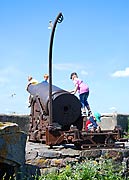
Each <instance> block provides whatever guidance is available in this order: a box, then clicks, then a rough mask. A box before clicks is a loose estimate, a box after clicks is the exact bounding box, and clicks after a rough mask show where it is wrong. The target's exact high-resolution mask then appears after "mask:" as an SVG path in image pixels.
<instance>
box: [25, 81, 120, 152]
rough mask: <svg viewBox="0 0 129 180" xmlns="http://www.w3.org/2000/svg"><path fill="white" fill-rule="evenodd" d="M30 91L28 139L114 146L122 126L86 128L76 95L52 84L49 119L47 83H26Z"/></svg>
mask: <svg viewBox="0 0 129 180" xmlns="http://www.w3.org/2000/svg"><path fill="white" fill-rule="evenodd" d="M27 91H28V92H29V93H30V108H31V111H30V128H29V141H34V142H42V143H46V144H47V145H50V146H53V145H58V144H63V143H65V144H66V143H73V144H74V145H75V147H76V148H79V149H80V148H89V147H114V146H115V142H116V141H119V140H120V139H121V137H122V133H121V128H115V129H114V130H109V131H108V130H105V131H102V130H101V131H100V132H94V133H93V132H92V133H91V132H86V130H85V118H84V117H82V116H81V104H80V101H79V99H78V98H77V97H76V96H75V95H73V94H70V93H69V92H67V91H65V90H63V89H61V88H59V87H57V86H54V85H52V123H50V119H49V118H50V117H49V103H50V102H49V83H46V82H42V83H39V84H36V85H33V84H30V85H28V87H27Z"/></svg>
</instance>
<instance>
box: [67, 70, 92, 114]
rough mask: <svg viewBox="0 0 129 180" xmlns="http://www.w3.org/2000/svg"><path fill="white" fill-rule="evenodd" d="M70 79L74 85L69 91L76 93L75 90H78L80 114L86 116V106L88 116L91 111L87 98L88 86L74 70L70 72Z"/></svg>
mask: <svg viewBox="0 0 129 180" xmlns="http://www.w3.org/2000/svg"><path fill="white" fill-rule="evenodd" d="M70 79H72V80H73V83H74V85H75V88H74V90H72V91H70V93H72V94H76V92H77V91H78V93H79V98H80V102H81V111H82V116H86V108H87V110H88V116H90V114H92V113H91V109H90V105H89V103H88V100H87V99H88V96H89V86H88V85H87V84H86V83H84V82H83V81H82V80H80V79H79V78H78V75H77V73H76V72H73V73H71V75H70Z"/></svg>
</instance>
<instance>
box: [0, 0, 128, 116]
mask: <svg viewBox="0 0 129 180" xmlns="http://www.w3.org/2000/svg"><path fill="white" fill-rule="evenodd" d="M59 12H62V14H63V16H64V20H63V22H62V23H61V24H57V27H56V32H55V38H54V44H53V70H52V71H53V80H52V81H53V84H54V85H56V86H59V87H61V88H62V89H65V90H72V89H73V88H74V86H73V82H72V81H71V80H70V78H69V77H70V74H71V72H73V71H76V72H77V73H78V75H79V78H81V79H82V80H83V81H84V82H86V83H88V85H89V87H90V95H89V103H90V106H91V109H92V111H93V112H95V111H98V112H100V113H110V112H114V111H117V112H118V113H128V114H129V1H128V0H123V1H122V0H81V1H77V0H70V1H68V0H67V1H57V0H53V1H52V0H51V1H50V0H11V1H10V0H1V1H0V103H1V105H0V113H13V112H15V113H20V114H24V113H25V114H28V113H29V111H30V109H29V108H28V103H27V102H28V96H29V94H28V92H27V91H26V84H27V77H28V75H32V76H33V77H34V78H35V79H37V80H38V81H39V82H41V81H42V79H43V74H44V73H48V50H49V41H50V35H51V30H49V29H48V24H49V20H52V21H53V22H54V20H55V18H56V17H57V15H58V13H59ZM13 94H15V95H13Z"/></svg>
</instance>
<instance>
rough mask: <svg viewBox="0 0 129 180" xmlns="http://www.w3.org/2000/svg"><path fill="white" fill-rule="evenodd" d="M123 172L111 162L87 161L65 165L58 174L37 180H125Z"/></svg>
mask: <svg viewBox="0 0 129 180" xmlns="http://www.w3.org/2000/svg"><path fill="white" fill-rule="evenodd" d="M123 171H124V170H123V166H122V165H118V164H117V163H113V161H111V160H100V161H98V162H97V161H91V160H88V161H86V162H83V163H81V164H79V163H77V164H75V165H73V166H71V165H67V166H66V167H65V168H63V169H61V170H60V171H59V172H58V173H49V174H46V175H42V176H41V177H38V180H124V179H126V180H127V177H125V176H123V175H124V174H123Z"/></svg>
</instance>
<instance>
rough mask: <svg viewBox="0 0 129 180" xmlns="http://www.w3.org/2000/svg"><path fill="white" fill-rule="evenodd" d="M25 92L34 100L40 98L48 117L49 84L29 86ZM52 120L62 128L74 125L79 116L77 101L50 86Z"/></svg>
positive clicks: (78, 103)
mask: <svg viewBox="0 0 129 180" xmlns="http://www.w3.org/2000/svg"><path fill="white" fill-rule="evenodd" d="M27 91H28V92H29V93H30V94H31V95H32V96H33V97H34V98H35V97H38V98H40V102H41V103H42V106H43V108H44V111H45V113H46V114H47V115H49V83H47V82H41V83H39V84H36V85H33V84H30V85H29V86H28V88H27ZM52 112H53V114H52V119H53V122H57V123H59V124H60V125H63V126H67V125H68V126H69V125H71V124H74V123H75V122H76V121H77V120H78V119H79V117H80V115H81V103H80V101H79V99H78V98H77V97H76V96H75V95H73V94H70V93H69V92H68V91H65V90H63V89H61V88H59V87H57V86H55V85H52Z"/></svg>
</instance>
